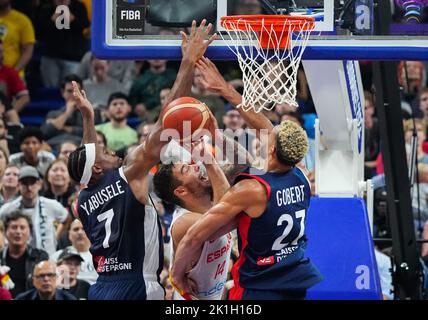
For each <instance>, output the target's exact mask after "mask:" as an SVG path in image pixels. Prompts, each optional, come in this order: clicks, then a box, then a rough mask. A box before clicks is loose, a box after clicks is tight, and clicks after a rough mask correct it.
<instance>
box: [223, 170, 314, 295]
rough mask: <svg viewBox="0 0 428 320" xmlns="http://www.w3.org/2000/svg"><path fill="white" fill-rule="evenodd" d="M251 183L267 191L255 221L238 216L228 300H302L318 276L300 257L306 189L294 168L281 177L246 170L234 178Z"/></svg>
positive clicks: (306, 183)
mask: <svg viewBox="0 0 428 320" xmlns="http://www.w3.org/2000/svg"><path fill="white" fill-rule="evenodd" d="M243 179H255V180H257V181H259V182H260V183H261V184H262V185H263V186H264V187H265V188H266V190H267V196H268V202H267V206H266V210H265V211H264V212H263V213H262V214H261V215H260V216H259V217H257V218H251V217H250V216H249V215H247V214H246V213H245V212H242V213H240V214H239V216H238V217H239V221H238V239H239V242H238V245H239V252H240V257H239V260H238V261H237V262H236V263H235V265H234V267H233V269H232V275H233V279H234V282H235V287H234V288H233V289H232V290H231V292H230V295H229V298H230V299H233V300H235V299H237V300H240V299H254V300H260V299H268V300H276V299H293V300H294V299H303V298H304V297H305V296H306V290H307V289H308V288H310V287H312V286H313V285H315V284H316V283H318V282H320V281H321V279H322V277H321V274H320V273H319V271H318V270H317V268H316V267H315V266H314V264H313V263H312V262H311V261H310V259H309V258H307V257H305V249H306V245H307V238H306V236H305V223H306V214H307V212H308V208H309V203H310V196H311V190H310V184H309V181H308V180H307V178H306V176H305V175H304V173H303V172H302V171H301V170H300V169H299V168H297V167H294V168H292V169H291V170H289V171H287V172H285V173H274V172H265V171H260V170H258V169H255V168H247V169H246V170H244V171H243V172H242V173H240V174H239V175H238V177H237V178H236V180H235V184H236V183H237V182H239V181H241V180H243Z"/></svg>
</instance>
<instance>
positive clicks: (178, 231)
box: [171, 208, 201, 244]
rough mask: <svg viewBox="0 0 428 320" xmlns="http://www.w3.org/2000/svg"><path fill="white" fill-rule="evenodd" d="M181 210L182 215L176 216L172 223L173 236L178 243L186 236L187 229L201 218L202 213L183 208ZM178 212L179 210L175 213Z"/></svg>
mask: <svg viewBox="0 0 428 320" xmlns="http://www.w3.org/2000/svg"><path fill="white" fill-rule="evenodd" d="M180 212H181V215H179V216H175V217H174V218H173V222H172V223H171V237H172V238H173V240H174V243H176V244H178V243H179V242H180V240H181V239H182V238H183V237H184V235H185V234H186V232H187V230H188V229H189V228H190V227H191V226H192V225H194V224H195V223H196V222H197V221H198V220H199V219H200V218H201V214H200V213H195V212H192V211H188V210H186V209H182V208H181V209H180ZM176 213H177V211H176V212H175V213H174V214H176Z"/></svg>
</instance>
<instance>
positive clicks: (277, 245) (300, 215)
mask: <svg viewBox="0 0 428 320" xmlns="http://www.w3.org/2000/svg"><path fill="white" fill-rule="evenodd" d="M305 214H306V210H305V209H303V210H299V211H296V212H295V215H296V219H300V232H299V235H298V236H297V237H296V239H294V240H293V241H292V242H291V244H292V245H293V246H295V245H297V242H298V241H299V239H300V238H301V237H303V235H304V234H305ZM284 222H287V226H286V227H285V229H284V232H283V233H282V235H281V236H280V237H278V238H277V239H276V240H275V242H274V243H273V246H272V251H279V250H281V249H282V248H284V247H285V246H287V245H288V244H289V243H282V241H283V240H284V239H285V238H286V237H287V236H288V235H289V234H290V232H291V230H292V229H293V224H294V219H293V217H292V216H291V214H288V213H285V214H283V215H281V216H280V217H279V219H278V223H277V226H280V225H282V224H283V223H284Z"/></svg>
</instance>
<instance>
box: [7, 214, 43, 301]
mask: <svg viewBox="0 0 428 320" xmlns="http://www.w3.org/2000/svg"><path fill="white" fill-rule="evenodd" d="M4 224H5V229H6V239H7V241H8V245H7V246H6V247H4V249H3V250H2V252H1V254H0V265H6V266H9V267H10V269H11V270H10V271H9V276H10V278H11V279H12V281H13V282H14V283H15V288H13V289H12V290H11V291H12V292H11V293H12V296H13V297H16V296H17V295H18V294H20V293H21V292H24V291H26V290H29V289H30V288H31V287H32V285H31V281H29V280H30V278H31V273H32V271H33V268H34V266H35V265H36V264H37V263H38V262H40V261H43V260H46V259H48V258H49V256H48V254H47V253H46V251H44V250H40V249H36V248H34V247H33V246H31V245H29V244H28V241H29V239H30V235H31V233H32V228H33V224H32V221H31V218H30V217H28V215H26V214H24V213H23V212H22V211H21V210H15V211H12V212H11V213H10V214H9V215H8V216H7V217H6V219H5V223H4Z"/></svg>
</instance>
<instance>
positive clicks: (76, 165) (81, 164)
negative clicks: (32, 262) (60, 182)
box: [67, 146, 86, 183]
mask: <svg viewBox="0 0 428 320" xmlns="http://www.w3.org/2000/svg"><path fill="white" fill-rule="evenodd" d="M85 163H86V149H85V146H80V147H79V148H77V149H76V150H74V151H73V152H72V153H70V155H69V157H68V162H67V169H68V174H69V175H70V177H71V179H73V180H74V181H76V182H77V183H80V180H81V179H82V175H83V170H84V169H85Z"/></svg>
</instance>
